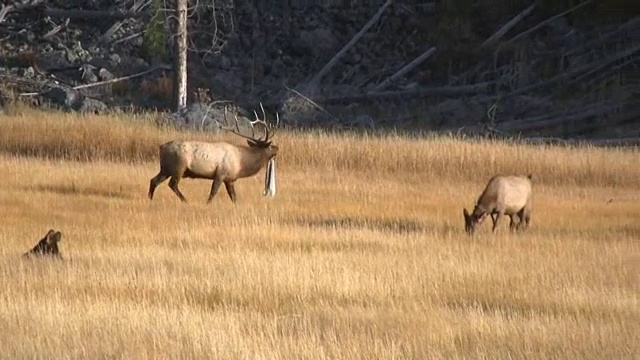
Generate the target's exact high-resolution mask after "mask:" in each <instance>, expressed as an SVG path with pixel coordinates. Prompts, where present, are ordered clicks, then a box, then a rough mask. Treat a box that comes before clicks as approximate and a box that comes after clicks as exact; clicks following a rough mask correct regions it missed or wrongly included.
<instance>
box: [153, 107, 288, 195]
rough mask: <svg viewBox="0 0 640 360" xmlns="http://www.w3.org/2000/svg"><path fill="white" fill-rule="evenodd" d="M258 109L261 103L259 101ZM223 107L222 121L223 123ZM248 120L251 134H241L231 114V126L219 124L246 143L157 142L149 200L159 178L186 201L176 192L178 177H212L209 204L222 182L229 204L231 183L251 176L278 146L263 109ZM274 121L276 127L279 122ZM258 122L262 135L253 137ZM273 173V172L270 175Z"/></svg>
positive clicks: (233, 190)
mask: <svg viewBox="0 0 640 360" xmlns="http://www.w3.org/2000/svg"><path fill="white" fill-rule="evenodd" d="M260 107H261V108H262V104H260ZM226 113H227V111H226V108H225V122H226ZM254 114H255V117H256V120H255V121H251V122H250V125H251V131H252V134H251V136H245V135H243V134H242V133H241V132H240V127H239V125H238V117H237V116H235V115H234V117H235V128H229V127H223V129H225V130H229V131H231V132H232V133H234V134H236V135H238V136H240V137H243V138H245V139H247V144H248V145H249V146H238V145H233V144H229V143H227V142H222V141H220V142H203V141H177V140H174V141H170V142H167V143H165V144H162V145H160V172H159V173H158V175H156V176H155V177H154V178H152V179H151V181H150V184H149V199H153V193H154V191H155V190H156V187H158V185H160V184H161V183H162V182H163V181H165V180H167V179H169V178H171V179H170V180H169V188H171V190H173V192H174V193H175V194H176V195H177V196H178V198H180V200H182V201H184V202H186V201H187V200H186V199H185V197H184V195H183V194H182V192H180V189H179V188H178V184H179V183H180V180H181V179H182V178H192V179H209V180H213V183H212V184H211V191H210V192H209V199H208V200H207V203H210V202H211V201H212V200H213V198H214V196H215V195H216V193H217V192H218V189H219V188H220V186H221V185H222V184H223V183H224V185H225V188H226V189H227V194H228V195H229V198H231V201H232V202H233V203H235V202H236V199H237V196H236V191H235V188H234V182H235V181H236V180H238V179H240V178H246V177H250V176H253V175H255V174H257V173H258V171H260V169H261V168H262V167H264V166H265V165H266V164H267V163H268V162H270V161H271V160H272V159H274V158H275V156H276V155H277V154H278V146H276V145H272V144H271V138H272V136H273V129H272V128H270V126H269V125H267V123H266V121H265V119H266V115H265V112H264V108H262V115H263V119H262V120H260V119H259V118H258V114H257V113H255V112H254ZM279 120H280V119H279V117H277V120H276V127H277V124H278V123H279ZM257 125H260V126H261V127H262V128H263V129H264V136H261V137H256V136H255V135H256V131H255V130H256V127H257ZM274 176H275V175H274Z"/></svg>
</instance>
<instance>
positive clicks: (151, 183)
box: [149, 172, 169, 200]
mask: <svg viewBox="0 0 640 360" xmlns="http://www.w3.org/2000/svg"><path fill="white" fill-rule="evenodd" d="M168 178H169V177H168V176H167V175H164V174H163V173H162V172H159V173H158V175H156V176H155V177H154V178H153V179H151V181H149V199H150V200H153V193H154V192H155V191H156V188H157V187H158V185H160V184H162V183H163V182H164V181H165V180H167V179H168Z"/></svg>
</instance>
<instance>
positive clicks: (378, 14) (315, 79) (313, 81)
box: [310, 0, 393, 84]
mask: <svg viewBox="0 0 640 360" xmlns="http://www.w3.org/2000/svg"><path fill="white" fill-rule="evenodd" d="M392 3H393V0H387V2H386V3H384V5H382V6H381V7H380V9H379V10H378V12H376V13H375V15H373V17H372V18H371V19H370V20H369V22H367V23H366V24H365V25H364V26H363V27H362V29H360V31H358V33H357V34H355V35H354V36H353V38H352V39H351V40H349V42H348V43H347V44H346V45H345V46H344V47H343V48H342V49H341V50H340V51H339V52H338V53H337V54H336V55H335V56H334V57H333V58H331V60H329V62H328V63H327V64H326V65H325V66H324V67H323V68H322V69H321V70H320V71H319V72H318V73H317V74H316V75H315V76H314V77H313V78H312V79H311V81H310V83H311V84H318V83H319V82H320V79H322V77H323V76H325V75H326V74H327V73H328V72H329V70H331V68H332V67H333V66H334V65H335V64H336V63H337V62H338V60H340V58H341V57H342V56H344V54H346V53H347V51H349V49H351V48H352V47H353V45H355V43H356V42H358V40H360V38H361V37H362V36H363V35H364V33H366V32H367V30H369V28H370V27H372V26H373V24H375V23H376V22H377V21H378V19H380V17H381V16H382V13H384V11H385V10H387V8H388V7H389V6H390V5H391V4H392Z"/></svg>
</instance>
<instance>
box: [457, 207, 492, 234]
mask: <svg viewBox="0 0 640 360" xmlns="http://www.w3.org/2000/svg"><path fill="white" fill-rule="evenodd" d="M462 214H463V215H464V230H465V231H466V232H467V234H470V235H471V234H473V233H474V232H475V230H476V228H477V227H478V225H480V224H482V222H483V221H484V219H485V218H486V216H487V214H486V213H484V214H477V211H476V210H475V209H474V211H473V213H471V214H469V212H468V211H467V209H466V208H464V209H463V210H462Z"/></svg>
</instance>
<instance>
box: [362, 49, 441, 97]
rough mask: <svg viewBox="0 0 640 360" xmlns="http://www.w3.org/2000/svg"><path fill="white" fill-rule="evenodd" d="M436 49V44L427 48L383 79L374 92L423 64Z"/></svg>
mask: <svg viewBox="0 0 640 360" xmlns="http://www.w3.org/2000/svg"><path fill="white" fill-rule="evenodd" d="M436 49H437V48H436V47H435V46H432V47H431V48H429V50H427V51H425V52H423V53H422V54H420V56H418V57H417V58H415V59H413V60H412V61H411V62H410V63H409V64H407V65H405V66H404V67H402V69H400V70H398V71H397V72H396V73H395V74H393V75H391V76H390V77H389V78H388V79H387V80H385V81H383V82H382V83H380V85H378V86H376V87H375V89H373V91H372V92H375V91H380V90H382V89H384V88H386V87H387V86H389V84H391V83H392V82H393V81H394V80H396V79H397V78H399V77H400V76H402V75H404V74H406V73H408V72H409V71H411V70H413V69H414V68H415V67H416V66H418V65H420V64H422V63H423V62H424V61H425V60H427V59H428V58H429V56H431V55H433V53H434V52H436Z"/></svg>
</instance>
